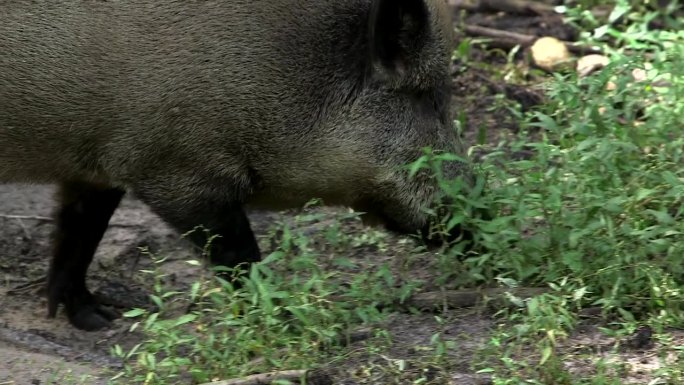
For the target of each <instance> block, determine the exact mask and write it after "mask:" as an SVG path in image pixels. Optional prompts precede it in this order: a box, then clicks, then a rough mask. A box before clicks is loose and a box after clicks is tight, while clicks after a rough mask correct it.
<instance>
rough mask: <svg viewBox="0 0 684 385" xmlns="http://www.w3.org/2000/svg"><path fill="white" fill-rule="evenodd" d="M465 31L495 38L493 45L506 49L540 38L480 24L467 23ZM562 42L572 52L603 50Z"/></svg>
mask: <svg viewBox="0 0 684 385" xmlns="http://www.w3.org/2000/svg"><path fill="white" fill-rule="evenodd" d="M463 31H465V33H466V34H467V35H470V36H478V37H488V38H491V39H494V41H493V42H492V44H491V45H493V46H495V47H497V48H505V49H511V48H513V47H515V46H517V45H519V46H522V47H529V46H531V45H532V44H534V42H535V41H537V39H539V36H536V35H528V34H524V33H517V32H510V31H504V30H501V29H495V28H489V27H482V26H479V25H465V26H464V27H463ZM562 43H563V44H565V46H566V47H568V50H569V51H570V52H573V53H576V54H581V55H584V54H588V53H601V50H600V49H599V48H597V47H590V46H586V45H580V44H577V43H572V42H568V41H564V42H562Z"/></svg>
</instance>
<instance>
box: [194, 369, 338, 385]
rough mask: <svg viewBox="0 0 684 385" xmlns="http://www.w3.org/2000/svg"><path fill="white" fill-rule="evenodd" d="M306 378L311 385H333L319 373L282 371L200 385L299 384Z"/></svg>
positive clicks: (325, 375)
mask: <svg viewBox="0 0 684 385" xmlns="http://www.w3.org/2000/svg"><path fill="white" fill-rule="evenodd" d="M303 378H305V379H306V383H307V384H309V385H332V380H331V379H330V377H329V376H328V375H327V374H325V373H323V372H319V371H312V370H282V371H278V372H270V373H262V374H253V375H251V376H247V377H242V378H234V379H231V380H223V381H215V382H207V383H204V384H200V385H270V384H271V383H273V382H274V381H290V382H295V383H298V382H299V381H300V380H301V379H303Z"/></svg>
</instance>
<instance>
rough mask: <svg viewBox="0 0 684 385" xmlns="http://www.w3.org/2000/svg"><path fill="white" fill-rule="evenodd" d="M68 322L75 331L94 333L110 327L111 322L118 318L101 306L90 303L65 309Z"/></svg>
mask: <svg viewBox="0 0 684 385" xmlns="http://www.w3.org/2000/svg"><path fill="white" fill-rule="evenodd" d="M67 316H68V317H69V322H70V323H71V324H72V325H73V326H74V327H75V328H77V329H81V330H85V331H95V330H101V329H105V328H108V327H110V326H111V324H112V321H113V320H115V319H117V318H119V316H120V315H119V314H118V313H117V312H115V311H114V310H110V309H108V308H106V307H104V306H102V305H99V304H96V303H92V304H86V305H81V306H78V307H77V308H76V309H72V310H69V309H67Z"/></svg>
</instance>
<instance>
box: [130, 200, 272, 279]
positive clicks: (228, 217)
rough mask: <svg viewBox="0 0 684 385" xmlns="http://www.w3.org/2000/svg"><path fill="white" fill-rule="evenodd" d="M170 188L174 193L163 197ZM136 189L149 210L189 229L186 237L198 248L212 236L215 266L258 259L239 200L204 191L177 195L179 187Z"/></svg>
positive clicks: (175, 224) (259, 257)
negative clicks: (173, 188) (206, 231)
mask: <svg viewBox="0 0 684 385" xmlns="http://www.w3.org/2000/svg"><path fill="white" fill-rule="evenodd" d="M169 191H171V193H172V195H173V196H164V195H166V193H167V192H169ZM158 193H159V192H158V191H154V192H151V191H136V195H137V196H138V197H139V198H141V199H142V200H143V201H144V202H146V203H147V204H148V205H149V206H150V207H151V208H152V210H153V211H154V212H155V213H156V214H157V215H159V216H160V217H161V218H162V219H164V220H165V221H166V222H167V223H169V224H170V225H171V226H173V227H175V228H176V229H177V230H178V231H180V232H181V233H186V232H190V234H189V235H188V237H189V239H190V240H191V241H192V242H193V243H194V244H195V245H196V246H197V247H199V248H200V249H202V248H204V247H205V246H206V245H207V241H208V238H207V234H206V233H205V232H204V231H202V230H201V228H198V226H201V227H202V228H204V229H206V230H208V231H209V233H210V234H211V235H212V236H214V235H215V236H217V237H215V238H214V239H212V240H211V244H210V246H211V247H210V249H209V250H208V252H209V260H210V262H211V264H213V265H215V266H225V267H229V268H232V267H236V266H238V265H240V264H242V263H247V264H249V263H253V262H258V261H259V260H261V253H260V252H259V246H258V244H257V241H256V238H255V236H254V233H253V232H252V229H251V227H250V224H249V219H248V218H247V215H246V214H245V211H244V209H243V207H242V204H241V203H240V202H236V201H230V200H229V199H227V197H221V198H217V197H214V196H211V197H207V196H206V195H203V194H197V195H193V194H188V195H187V196H179V195H178V193H179V191H178V190H166V189H165V190H164V192H162V193H161V194H162V196H159V195H158Z"/></svg>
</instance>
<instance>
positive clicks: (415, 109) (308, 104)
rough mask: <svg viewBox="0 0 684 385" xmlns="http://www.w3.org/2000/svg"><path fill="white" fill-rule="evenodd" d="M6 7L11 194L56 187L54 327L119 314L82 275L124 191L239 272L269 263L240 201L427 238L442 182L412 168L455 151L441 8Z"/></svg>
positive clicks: (2, 31) (3, 169) (370, 4)
mask: <svg viewBox="0 0 684 385" xmlns="http://www.w3.org/2000/svg"><path fill="white" fill-rule="evenodd" d="M0 9H2V13H0V182H2V181H4V182H38V183H60V184H61V186H62V192H63V196H62V199H61V204H62V208H61V209H60V213H59V218H60V219H59V222H58V224H59V228H58V230H57V243H56V251H55V259H54V261H53V264H52V269H51V273H50V277H51V280H50V284H49V291H50V293H49V294H50V314H52V315H54V314H55V311H56V307H57V305H58V303H64V304H65V305H66V310H67V314H68V315H69V318H70V320H71V322H72V323H73V324H74V325H75V326H77V327H79V328H82V329H97V328H101V327H103V326H106V325H107V324H108V321H109V319H111V315H110V314H108V313H107V312H106V311H104V310H102V309H101V308H99V307H98V306H97V304H96V302H95V301H94V300H93V299H92V296H91V295H90V293H89V292H88V290H87V289H86V287H85V270H86V269H87V267H88V264H89V263H90V260H91V259H92V254H93V252H94V249H95V247H96V246H97V243H98V242H99V240H100V238H101V236H102V232H104V229H105V228H106V223H107V221H108V219H109V216H110V215H111V212H112V211H113V210H114V209H115V207H116V205H117V203H118V200H119V199H120V195H122V194H123V191H131V192H132V193H134V194H135V195H136V196H137V197H139V198H140V199H142V200H143V201H144V202H146V203H147V204H148V205H149V206H150V207H151V208H152V209H153V210H154V211H155V212H157V213H158V214H159V215H160V216H161V217H162V218H164V219H165V220H166V221H168V222H169V223H171V224H172V225H174V226H176V227H177V228H178V229H179V230H180V231H187V230H190V229H192V228H194V227H195V226H196V225H200V224H201V225H204V226H206V227H208V228H209V229H211V230H212V231H214V232H215V233H217V234H219V235H220V236H221V238H219V239H218V240H217V241H216V242H215V243H214V246H213V249H212V262H214V263H216V264H221V265H227V266H234V265H235V264H238V263H240V262H253V261H257V260H258V259H259V251H258V247H257V245H256V241H255V240H254V235H253V234H252V232H251V230H250V227H249V222H248V221H247V217H246V216H245V213H244V209H243V205H254V206H260V207H270V208H279V207H288V206H298V205H302V204H303V203H305V202H306V201H307V200H309V199H310V198H313V197H319V198H323V200H324V201H325V202H326V203H328V204H342V205H350V206H353V207H357V208H362V209H366V210H369V211H371V214H375V215H376V216H378V217H380V218H381V219H383V220H384V221H385V222H386V223H388V224H389V225H391V227H392V228H394V229H397V230H400V231H405V232H415V231H417V230H419V229H421V228H424V227H425V226H426V225H427V217H426V215H425V213H424V211H423V210H424V209H425V208H426V207H427V206H428V205H429V204H430V203H431V202H432V200H433V198H434V195H435V193H436V186H435V185H434V184H432V183H430V182H428V181H427V180H426V179H420V178H416V179H409V178H408V177H407V174H406V172H405V170H404V169H402V168H401V167H402V166H403V165H405V164H407V163H409V162H411V161H413V160H415V159H416V158H417V156H419V154H420V149H421V148H422V147H424V146H431V147H433V148H437V149H443V150H449V151H455V152H458V151H460V148H459V147H458V140H457V138H456V136H455V132H454V130H453V128H452V125H451V119H450V117H449V115H448V113H447V110H448V103H449V89H448V85H449V77H448V65H449V57H450V53H451V44H452V34H451V28H452V27H451V23H450V21H449V12H448V9H447V7H446V4H445V2H444V0H425V2H423V0H315V1H314V0H312V1H295V0H233V1H227V0H198V1H188V0H126V1H113V2H106V1H76V0H72V1H67V0H54V1H49V2H37V1H29V0H0ZM460 172H461V170H460V169H459V168H458V167H456V166H453V168H451V169H450V170H448V173H449V174H450V175H456V174H459V173H460ZM86 230H87V231H86ZM84 231H85V232H84ZM84 236H85V238H80V237H84ZM202 241H203V239H200V238H198V239H197V242H202Z"/></svg>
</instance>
